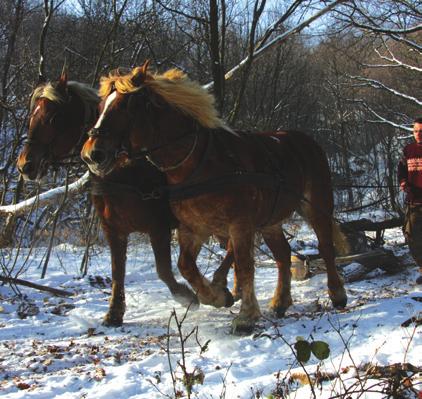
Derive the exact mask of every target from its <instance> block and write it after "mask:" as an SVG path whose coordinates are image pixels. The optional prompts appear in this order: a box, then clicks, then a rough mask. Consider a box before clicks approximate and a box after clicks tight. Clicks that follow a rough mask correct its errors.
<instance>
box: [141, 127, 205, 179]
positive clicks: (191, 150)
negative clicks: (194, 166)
mask: <svg viewBox="0 0 422 399" xmlns="http://www.w3.org/2000/svg"><path fill="white" fill-rule="evenodd" d="M197 144H198V132H196V133H195V139H194V141H193V144H192V147H191V149H190V150H189V152H188V153H187V154H186V156H185V157H184V158H183V159H181V160H180V161H179V162H177V163H175V164H174V165H170V166H161V165H159V164H158V163H157V162H156V161H154V160H153V159H152V157H151V154H148V155H146V159H147V160H148V161H149V162H150V163H152V164H153V165H154V166H155V167H156V168H157V169H158V170H159V171H160V172H168V171H170V170H175V169H177V168H178V167H180V166H182V165H183V164H184V163H185V162H186V161H187V160H188V159H189V158H190V157H191V156H192V154H193V152H194V151H195V148H196V146H197Z"/></svg>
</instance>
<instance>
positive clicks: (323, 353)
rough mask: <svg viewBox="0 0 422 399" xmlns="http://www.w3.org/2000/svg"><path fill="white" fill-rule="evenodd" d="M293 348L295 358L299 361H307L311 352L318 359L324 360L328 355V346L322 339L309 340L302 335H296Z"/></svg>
mask: <svg viewBox="0 0 422 399" xmlns="http://www.w3.org/2000/svg"><path fill="white" fill-rule="evenodd" d="M294 348H295V350H296V357H297V360H298V361H299V362H301V363H306V362H307V361H309V359H310V358H311V353H313V354H314V356H315V357H316V358H317V359H318V360H324V359H327V358H328V356H330V347H329V345H328V344H327V343H326V342H324V341H311V342H309V341H307V340H305V339H303V338H302V337H297V338H296V343H295V344H294Z"/></svg>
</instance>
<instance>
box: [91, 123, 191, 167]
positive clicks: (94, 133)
mask: <svg viewBox="0 0 422 399" xmlns="http://www.w3.org/2000/svg"><path fill="white" fill-rule="evenodd" d="M191 135H195V139H194V141H193V143H192V146H191V148H190V149H189V151H188V153H187V154H186V155H185V156H184V157H183V158H182V159H181V160H180V161H178V162H176V163H175V164H173V165H170V166H162V165H160V164H159V163H158V162H157V161H155V160H153V159H152V154H154V152H156V151H158V150H161V149H163V148H165V147H167V146H169V145H172V144H174V143H175V142H177V141H179V140H182V139H184V138H186V137H188V136H191ZM108 136H109V133H108V132H107V131H104V130H103V131H101V129H99V128H95V127H94V128H92V129H91V130H90V131H89V132H88V137H89V138H93V139H96V138H106V137H108ZM198 137H199V132H198V126H197V127H196V129H195V130H194V131H190V132H187V133H184V134H182V135H180V136H178V137H176V138H174V139H173V140H172V141H170V142H166V143H163V144H159V145H157V146H154V147H152V148H149V149H142V150H140V151H137V152H132V151H131V150H130V144H129V142H128V140H122V142H121V143H120V145H119V147H118V148H117V149H116V151H115V153H114V159H115V160H116V159H118V158H119V157H120V156H121V155H122V154H125V155H128V157H129V159H131V160H136V159H143V158H146V159H147V161H148V162H150V163H151V164H152V165H154V166H155V167H156V168H157V169H158V170H160V171H161V172H166V171H170V170H174V169H177V168H179V167H180V166H182V165H183V164H184V163H185V162H186V161H187V160H188V159H189V158H190V157H191V156H192V154H193V152H194V151H195V149H196V146H197V144H198Z"/></svg>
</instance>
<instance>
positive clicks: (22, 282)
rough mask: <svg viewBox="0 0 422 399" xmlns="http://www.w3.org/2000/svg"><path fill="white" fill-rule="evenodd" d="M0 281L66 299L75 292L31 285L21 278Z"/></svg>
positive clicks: (3, 278)
mask: <svg viewBox="0 0 422 399" xmlns="http://www.w3.org/2000/svg"><path fill="white" fill-rule="evenodd" d="M0 281H3V282H4V283H10V284H15V285H23V286H25V287H29V288H34V289H36V290H39V291H46V292H49V293H50V294H53V295H57V296H66V297H67V296H73V292H70V291H65V290H61V289H59V288H52V287H47V286H45V285H40V284H36V283H31V282H30V281H27V280H21V279H19V278H13V277H5V276H0Z"/></svg>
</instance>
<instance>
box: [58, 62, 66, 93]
mask: <svg viewBox="0 0 422 399" xmlns="http://www.w3.org/2000/svg"><path fill="white" fill-rule="evenodd" d="M66 87H67V68H66V67H63V70H62V73H61V75H60V78H59V81H58V83H57V88H58V89H62V90H65V89H66Z"/></svg>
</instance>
